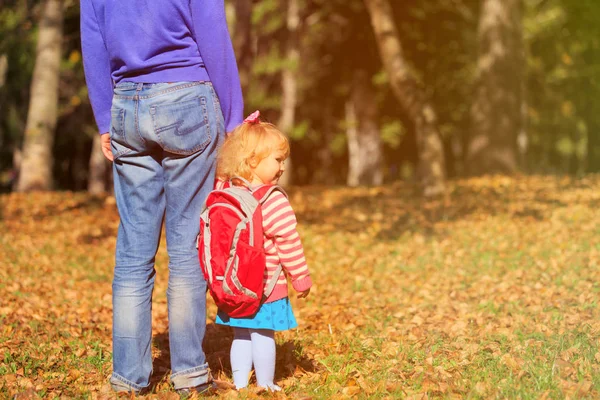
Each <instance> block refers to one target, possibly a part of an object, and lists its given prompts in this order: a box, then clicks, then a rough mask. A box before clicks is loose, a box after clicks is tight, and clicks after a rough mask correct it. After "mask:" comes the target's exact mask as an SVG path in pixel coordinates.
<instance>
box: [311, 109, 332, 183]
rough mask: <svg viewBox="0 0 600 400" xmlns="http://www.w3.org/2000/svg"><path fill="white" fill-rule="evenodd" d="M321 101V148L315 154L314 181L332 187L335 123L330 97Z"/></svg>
mask: <svg viewBox="0 0 600 400" xmlns="http://www.w3.org/2000/svg"><path fill="white" fill-rule="evenodd" d="M323 101H324V104H323V114H322V115H323V125H322V126H323V133H322V135H321V146H320V148H319V150H318V152H317V159H318V160H319V166H320V167H319V168H318V169H317V170H316V171H315V175H314V181H315V182H316V183H320V184H325V185H333V184H335V181H336V177H335V175H334V173H333V171H334V165H333V164H334V159H333V151H332V149H331V142H332V141H333V139H334V132H335V127H336V122H337V121H336V119H335V117H334V116H333V101H332V99H331V97H327V98H325V99H324V100H323Z"/></svg>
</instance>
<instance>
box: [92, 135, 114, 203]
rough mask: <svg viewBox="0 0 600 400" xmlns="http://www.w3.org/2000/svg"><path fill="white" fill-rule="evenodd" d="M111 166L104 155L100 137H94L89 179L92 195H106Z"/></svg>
mask: <svg viewBox="0 0 600 400" xmlns="http://www.w3.org/2000/svg"><path fill="white" fill-rule="evenodd" d="M109 166H110V164H109V163H108V161H107V160H106V158H104V154H102V145H101V142H100V135H98V134H97V133H96V134H95V135H94V142H93V144H92V153H91V155H90V166H89V170H90V175H89V177H88V192H90V193H91V194H102V193H106V192H107V191H108V190H107V181H108V179H107V175H108V174H109Z"/></svg>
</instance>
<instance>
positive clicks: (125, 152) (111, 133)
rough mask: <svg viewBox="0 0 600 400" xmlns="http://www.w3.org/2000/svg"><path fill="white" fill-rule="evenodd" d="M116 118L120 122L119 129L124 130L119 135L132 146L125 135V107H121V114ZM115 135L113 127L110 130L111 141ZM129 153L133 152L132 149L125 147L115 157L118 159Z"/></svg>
mask: <svg viewBox="0 0 600 400" xmlns="http://www.w3.org/2000/svg"><path fill="white" fill-rule="evenodd" d="M111 114H112V111H111ZM111 119H112V115H111ZM116 119H117V120H118V122H119V129H120V130H121V131H122V132H121V133H120V134H118V136H119V137H120V138H121V140H123V142H125V143H127V146H130V145H129V142H128V141H127V137H126V136H125V109H122V108H120V109H119V115H118V117H117V118H116ZM114 135H115V134H113V132H112V129H111V132H110V138H111V141H112V139H113V136H114ZM121 146H122V145H121ZM127 153H131V149H129V148H125V149H123V150H121V151H118V152H117V153H116V154H114V158H115V159H117V158H119V157H121V156H122V155H125V154H127Z"/></svg>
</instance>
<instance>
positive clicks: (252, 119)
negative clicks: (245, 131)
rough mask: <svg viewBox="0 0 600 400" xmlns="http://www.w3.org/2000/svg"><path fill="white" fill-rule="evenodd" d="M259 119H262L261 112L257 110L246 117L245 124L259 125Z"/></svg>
mask: <svg viewBox="0 0 600 400" xmlns="http://www.w3.org/2000/svg"><path fill="white" fill-rule="evenodd" d="M259 117H260V111H258V110H256V111H254V112H253V113H252V114H250V115H248V116H247V117H246V119H245V120H244V122H245V123H248V124H250V125H253V124H258V123H259V122H260V121H259V119H258V118H259Z"/></svg>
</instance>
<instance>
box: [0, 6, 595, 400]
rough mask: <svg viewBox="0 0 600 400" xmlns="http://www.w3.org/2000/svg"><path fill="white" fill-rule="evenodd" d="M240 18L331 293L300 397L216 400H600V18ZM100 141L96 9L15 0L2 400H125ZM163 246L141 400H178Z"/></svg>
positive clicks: (302, 321)
mask: <svg viewBox="0 0 600 400" xmlns="http://www.w3.org/2000/svg"><path fill="white" fill-rule="evenodd" d="M155 1H158V0H155ZM225 4H226V11H227V14H228V22H229V23H230V32H231V35H232V38H233V43H234V47H235V51H236V56H237V59H238V64H239V69H240V76H241V81H242V86H243V91H244V97H245V107H246V110H245V111H246V114H248V113H249V112H251V111H254V110H255V109H260V110H261V112H262V114H263V115H264V117H265V118H266V119H267V120H269V121H271V122H274V123H276V124H278V125H280V126H281V127H282V129H283V130H284V131H285V132H286V133H288V134H289V136H290V139H291V143H292V159H291V161H292V163H291V164H292V166H291V168H289V167H288V168H287V170H288V171H289V173H286V174H285V175H284V177H286V178H287V179H288V182H287V183H286V184H287V186H288V187H286V191H287V192H288V194H289V196H290V201H291V202H292V204H293V206H294V209H295V211H296V213H297V216H298V220H299V227H298V229H299V232H300V235H301V237H302V240H303V244H304V247H305V252H306V256H307V260H308V261H309V264H310V269H311V275H312V277H313V280H314V282H315V285H314V287H313V289H312V290H311V295H310V297H309V298H308V299H306V300H302V301H300V300H298V299H296V298H295V297H293V296H292V297H291V302H292V303H293V307H294V311H295V315H296V317H297V319H298V321H299V329H297V330H292V331H286V332H281V334H278V336H277V363H276V366H277V369H276V376H275V378H276V381H277V382H278V384H279V385H281V386H282V387H283V388H284V392H279V393H278V394H271V395H269V394H264V393H257V391H256V390H255V389H256V387H255V386H254V384H253V385H252V388H251V390H250V391H248V392H244V391H242V392H237V391H234V390H227V389H224V390H222V392H221V393H220V395H221V397H222V398H228V399H250V398H278V399H286V398H292V399H309V398H314V399H337V398H364V399H371V398H381V399H388V398H392V399H396V398H405V399H425V398H470V399H487V398H522V399H548V398H590V399H595V398H599V397H600V351H599V350H598V349H599V347H600V346H599V344H600V306H599V304H598V293H600V243H599V242H598V237H599V235H600V214H599V213H598V211H597V210H598V209H599V207H600V190H598V188H599V187H600V175H599V174H597V173H598V172H600V132H599V125H600V113H598V112H597V110H595V106H596V102H597V99H598V98H600V96H599V94H600V93H599V90H600V89H599V85H598V83H599V78H600V62H599V61H600V60H599V55H598V54H599V52H598V50H599V46H600V43H599V41H600V24H598V23H597V21H598V20H600V2H598V1H595V0H578V1H574V0H573V1H571V0H435V1H434V0H403V1H400V0H343V1H342V0H253V1H250V0H235V1H233V0H231V1H229V0H226V2H225ZM98 137H99V136H98V132H97V131H96V127H95V123H94V120H93V116H92V111H91V108H90V105H89V101H88V96H87V89H86V86H85V81H84V77H83V68H82V63H81V50H80V36H79V3H78V2H77V1H76V0H12V1H7V0H0V191H2V192H4V193H0V299H1V300H0V398H26V399H31V398H92V399H96V398H98V399H103V398H114V397H115V396H114V394H112V392H111V389H110V386H108V384H107V382H108V377H109V376H110V374H111V370H112V357H111V349H112V348H111V326H112V325H111V324H112V303H111V294H110V293H111V282H112V274H113V265H114V248H115V243H116V234H117V230H118V226H119V215H118V212H117V209H116V205H115V200H114V197H113V196H112V195H111V194H110V192H111V186H112V185H111V183H110V182H111V177H110V171H111V168H110V164H109V163H108V162H107V161H106V160H105V159H104V158H103V156H102V154H101V152H100V151H99V149H98ZM348 186H350V187H348ZM354 186H358V187H354ZM40 189H41V191H39V192H36V193H31V192H32V191H35V190H40ZM440 194H442V195H440ZM165 247H166V246H165V239H164V237H163V239H162V241H161V246H160V248H159V251H158V253H157V256H156V286H155V292H154V297H153V348H152V352H153V370H154V373H153V375H152V380H151V387H150V391H149V393H148V395H147V396H146V398H156V399H179V396H178V395H177V394H176V393H175V392H174V391H173V387H172V385H171V383H170V381H169V375H170V361H169V360H170V358H169V357H170V353H169V343H168V337H169V332H168V320H167V298H166V286H167V282H168V277H167V275H168V268H167V265H168V256H167V254H166V249H165ZM215 314H216V307H215V305H214V303H213V302H212V301H211V300H210V298H209V300H208V310H207V317H208V320H207V334H206V337H205V341H204V347H205V350H206V354H207V362H208V363H209V366H210V368H211V371H212V373H213V375H214V376H215V377H216V378H217V379H218V380H219V381H221V382H222V383H225V384H227V383H229V384H230V383H231V366H230V363H229V348H230V345H231V341H232V334H231V331H230V330H229V329H226V328H224V327H220V326H218V325H216V324H215V323H214V317H215ZM229 387H231V386H230V385H229ZM15 396H16V397H15Z"/></svg>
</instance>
